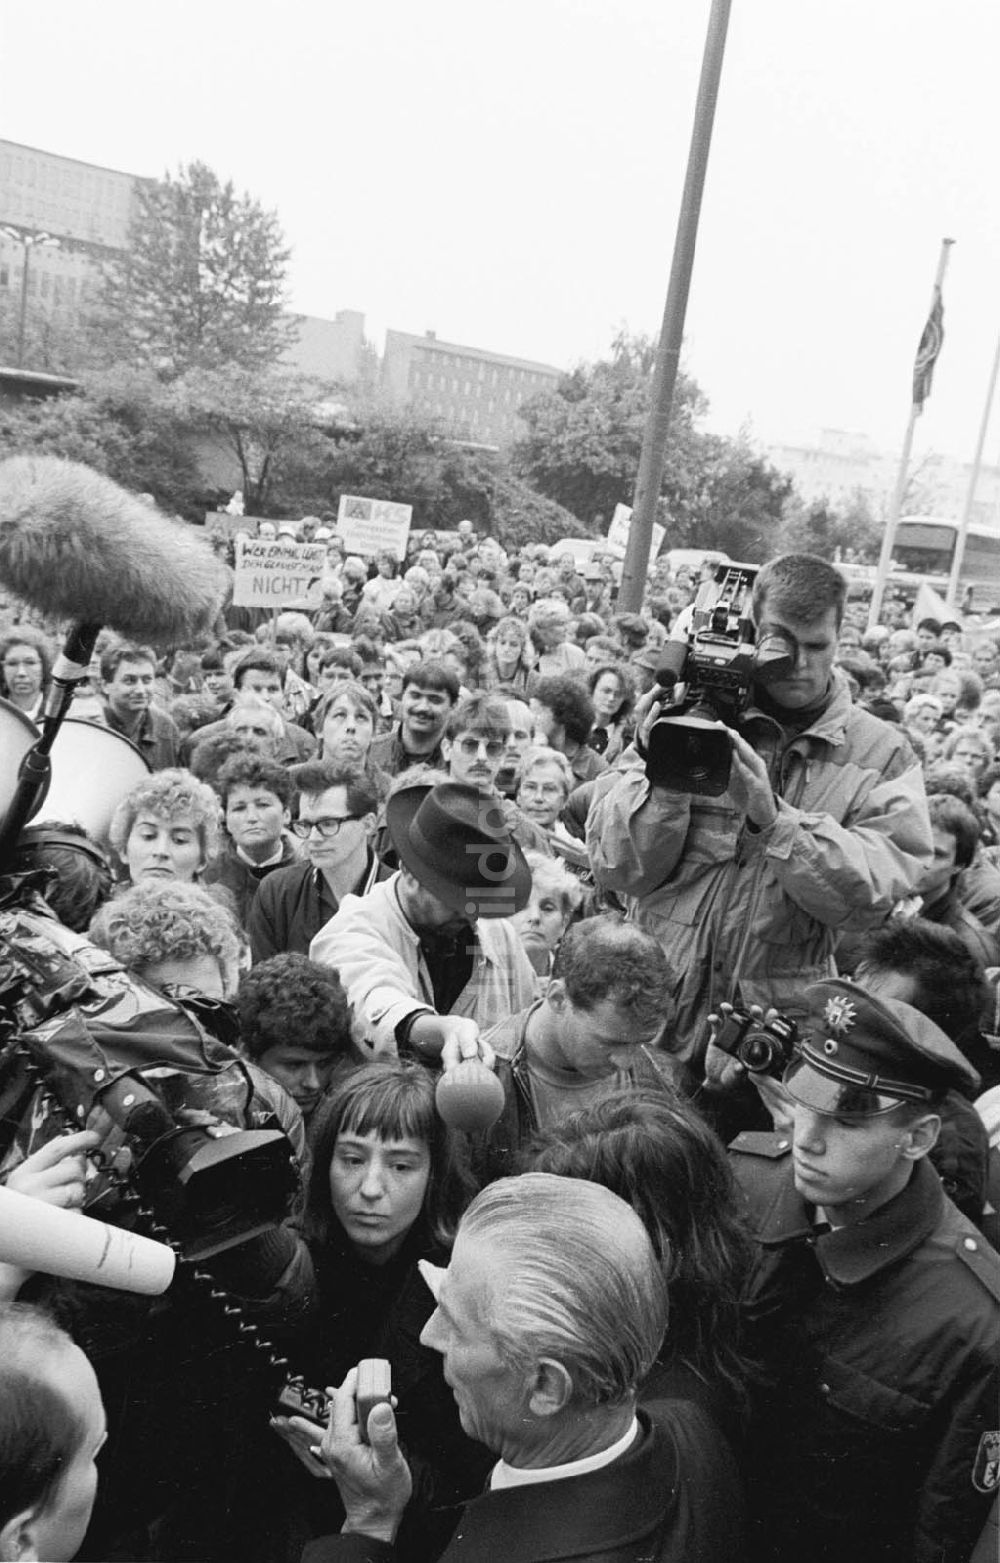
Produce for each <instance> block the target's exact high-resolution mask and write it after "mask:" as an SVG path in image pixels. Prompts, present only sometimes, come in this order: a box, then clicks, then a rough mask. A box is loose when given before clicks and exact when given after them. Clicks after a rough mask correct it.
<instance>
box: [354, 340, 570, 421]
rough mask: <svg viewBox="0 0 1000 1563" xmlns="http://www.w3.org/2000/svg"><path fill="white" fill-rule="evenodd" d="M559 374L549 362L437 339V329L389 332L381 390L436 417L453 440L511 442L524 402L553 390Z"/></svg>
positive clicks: (394, 398)
mask: <svg viewBox="0 0 1000 1563" xmlns="http://www.w3.org/2000/svg"><path fill="white" fill-rule="evenodd" d="M561 376H562V371H561V370H559V369H554V368H553V367H552V365H551V364H537V363H534V362H533V361H532V360H531V359H528V358H508V357H507V356H506V355H505V354H503V353H487V352H485V351H484V350H483V349H482V348H479V347H459V346H458V344H457V343H455V342H439V341H438V339H437V336H436V335H435V333H434V332H433V331H427V332H425V334H424V335H423V336H415V335H413V334H412V333H411V332H409V331H387V332H386V335H385V355H384V357H383V359H382V389H383V392H384V394H385V395H386V397H387V399H388V400H390V401H392V402H393V403H395V404H396V405H397V406H408V407H412V408H413V409H414V410H415V411H418V412H420V413H422V414H424V415H425V416H427V417H429V418H433V419H435V420H436V421H437V422H438V423H439V424H440V426H441V428H442V429H443V430H445V432H446V433H448V434H449V435H450V436H451V437H452V438H453V439H457V440H468V441H469V442H470V443H472V444H477V445H488V446H497V447H499V446H503V445H509V444H510V443H511V441H512V440H515V439H516V438H517V437H518V435H519V434H520V433H522V432H523V428H524V425H523V424H522V423H521V420H520V418H519V409H520V407H521V405H522V404H523V403H524V402H527V401H530V400H531V398H532V397H534V396H538V395H539V394H540V393H541V392H542V391H551V390H553V389H554V388H555V386H556V384H557V383H558V381H559V380H560V378H561Z"/></svg>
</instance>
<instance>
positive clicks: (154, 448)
mask: <svg viewBox="0 0 1000 1563" xmlns="http://www.w3.org/2000/svg"><path fill="white" fill-rule="evenodd" d="M0 447H2V450H3V454H4V455H13V454H15V453H17V454H19V453H22V452H23V453H35V454H38V455H46V456H62V457H64V458H65V459H66V460H68V461H79V462H83V463H84V464H85V465H86V466H89V467H93V468H95V470H96V471H98V472H103V473H105V474H106V475H107V476H108V477H110V478H113V479H114V481H115V482H116V483H120V484H121V485H122V486H123V487H124V488H127V489H131V490H132V491H133V492H135V493H144V494H152V495H153V497H154V499H155V500H156V501H157V503H158V504H160V505H162V506H163V507H164V509H166V510H171V511H179V512H181V513H185V514H191V513H197V512H198V510H199V509H200V508H203V505H202V504H200V503H199V500H200V494H201V490H202V489H203V487H204V483H203V479H202V478H201V475H200V473H199V469H198V463H197V457H196V453H195V450H194V447H193V445H192V443H191V441H190V439H189V438H188V436H187V430H186V428H185V426H184V423H183V420H181V419H179V418H178V417H177V414H176V410H175V409H174V407H173V406H172V405H171V403H170V400H169V398H168V397H167V395H166V394H165V392H164V388H163V387H162V386H161V385H160V384H159V382H158V381H157V379H156V377H155V376H154V375H151V374H149V373H148V372H142V371H137V370H130V369H118V370H111V371H107V372H104V373H93V374H89V375H87V376H85V377H84V379H83V381H82V383H81V386H80V389H79V391H77V392H75V393H73V394H71V395H66V396H56V397H51V398H47V399H46V400H44V401H23V402H12V403H5V404H4V405H3V406H2V407H0Z"/></svg>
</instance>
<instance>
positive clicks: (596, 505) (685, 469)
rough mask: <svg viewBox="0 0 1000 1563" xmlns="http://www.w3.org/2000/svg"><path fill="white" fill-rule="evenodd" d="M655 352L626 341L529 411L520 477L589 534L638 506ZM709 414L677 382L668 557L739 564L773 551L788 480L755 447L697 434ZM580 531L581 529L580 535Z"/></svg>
mask: <svg viewBox="0 0 1000 1563" xmlns="http://www.w3.org/2000/svg"><path fill="white" fill-rule="evenodd" d="M655 356H656V348H655V344H654V343H653V342H651V341H650V339H649V338H647V337H632V336H628V335H626V334H621V335H620V336H619V337H618V338H617V340H616V341H615V342H614V343H613V345H612V350H611V355H610V357H609V358H606V359H602V360H600V361H599V362H598V363H595V364H588V365H582V366H580V367H578V368H577V369H575V370H574V371H573V372H572V374H569V375H567V376H565V377H564V379H563V380H562V381H561V382H560V383H559V385H558V386H557V387H556V389H555V390H554V391H552V392H548V393H546V394H545V395H543V396H539V397H536V398H535V399H534V400H533V401H532V402H529V403H528V404H527V406H526V407H525V408H524V409H523V410H522V417H523V418H524V421H525V422H526V424H527V425H528V432H527V434H526V436H525V437H524V439H522V440H521V441H519V442H518V444H517V445H516V446H515V448H514V452H513V461H514V464H515V467H516V469H517V470H518V471H519V472H520V473H521V475H522V476H523V477H525V478H526V479H527V480H528V481H529V482H530V483H531V484H532V485H533V486H534V487H535V488H537V489H539V490H540V491H541V492H542V493H543V494H545V495H547V496H548V497H549V498H551V499H554V500H556V501H558V502H559V503H560V504H561V505H564V506H566V507H567V508H568V509H569V510H571V511H573V513H574V515H575V516H577V517H578V519H579V521H580V522H581V523H582V524H583V527H582V529H583V530H590V529H591V528H593V527H594V526H595V525H596V524H597V522H598V517H599V516H600V517H603V518H604V520H605V521H607V520H610V517H611V514H612V513H613V511H614V507H615V505H616V504H619V503H622V504H631V503H632V498H633V495H634V492H635V484H636V478H637V476H638V472H639V456H640V452H641V449H642V438H643V433H644V431H645V426H646V418H647V414H648V411H649V400H650V392H651V389H652V377H653V368H654V364H655ZM706 410H707V403H706V400H705V397H704V395H703V394H702V392H701V390H700V389H699V387H698V386H697V384H696V383H695V381H694V380H692V379H691V378H690V377H688V376H686V375H684V374H681V375H679V376H678V380H677V388H676V391H675V395H674V405H673V412H672V415H671V422H670V436H669V441H668V445H667V452H666V463H665V467H664V474H663V483H662V487H661V520H662V521H663V522H664V524H665V525H666V527H667V532H668V537H667V544H666V546H668V547H671V546H673V547H683V546H694V545H695V544H697V545H699V546H705V547H714V548H724V549H725V550H726V551H727V552H729V553H730V554H732V555H733V556H734V557H736V558H742V559H748V560H755V559H762V558H765V557H766V556H767V554H768V553H769V552H772V551H773V543H774V537H775V533H776V530H777V527H778V525H779V523H780V520H781V514H782V507H783V505H784V502H785V500H786V498H787V496H788V494H789V493H790V492H791V488H792V485H791V480H790V479H788V478H786V477H785V476H784V475H783V474H781V473H779V472H777V470H776V469H775V468H774V467H772V466H771V465H770V463H769V462H767V461H766V460H765V459H764V458H762V457H760V456H758V455H757V454H755V452H754V451H753V450H752V448H751V447H750V444H749V442H748V441H746V440H744V439H736V440H734V439H727V438H724V437H722V436H720V435H715V434H709V433H706V432H705V431H703V430H702V429H700V428H699V420H700V419H701V418H702V417H703V416H704V413H705V412H706ZM578 530H579V528H578Z"/></svg>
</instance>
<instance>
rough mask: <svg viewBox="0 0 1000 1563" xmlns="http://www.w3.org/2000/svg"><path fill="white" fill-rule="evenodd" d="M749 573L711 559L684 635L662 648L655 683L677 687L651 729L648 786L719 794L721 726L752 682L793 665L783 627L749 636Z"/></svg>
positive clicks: (724, 755)
mask: <svg viewBox="0 0 1000 1563" xmlns="http://www.w3.org/2000/svg"><path fill="white" fill-rule="evenodd" d="M756 576H757V567H756V565H752V564H720V565H718V566H717V568H716V571H715V579H714V580H713V581H704V582H703V583H702V585H701V587H700V589H699V591H698V595H697V597H696V598H695V601H694V610H693V615H692V620H691V629H690V632H689V634H688V638H687V639H686V640H683V641H682V640H674V641H667V643H666V645H665V646H664V648H663V651H664V655H663V659H662V661H661V663H660V666H659V667H658V668H657V670H656V678H657V682H658V683H659V684H660V685H661V687H662V688H663V689H665V690H671V691H672V690H674V689H675V687H676V686H678V685H682V686H683V689H684V692H683V696H682V698H681V699H680V701H679V702H678V703H677V704H676V705H675V706H673V707H672V708H671V709H670V710H669V711H667V712H665V713H664V714H663V715H662V716H660V717H659V718H658V719H657V720H656V722H654V724H653V727H652V729H651V731H650V735H649V743H648V745H647V758H646V775H647V776H648V777H649V780H650V782H651V783H652V785H653V786H654V787H669V788H671V789H672V790H673V791H675V792H689V793H695V794H697V795H699V796H701V797H709V798H715V797H719V796H720V795H721V794H722V793H724V792H725V790H726V788H727V787H728V785H729V771H730V761H731V756H732V740H731V739H730V736H729V733H728V732H727V731H726V728H727V727H736V726H737V725H738V723H739V719H740V717H741V716H742V714H743V712H744V711H745V710H746V708H747V706H748V705H749V703H750V693H751V687H752V685H753V683H754V682H757V683H763V684H767V683H770V682H773V681H776V680H778V679H781V678H787V676H788V674H789V673H790V672H791V670H792V667H793V666H794V661H795V650H794V647H793V646H792V644H791V642H790V640H789V638H788V637H787V636H786V635H785V634H784V633H783V632H782V631H780V630H777V629H774V630H771V631H769V632H768V634H766V635H763V636H761V637H760V638H759V639H758V638H757V636H756V633H755V630H754V622H753V618H752V616H751V598H752V593H753V583H754V580H755V579H756Z"/></svg>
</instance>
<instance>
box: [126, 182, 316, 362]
mask: <svg viewBox="0 0 1000 1563" xmlns="http://www.w3.org/2000/svg"><path fill="white" fill-rule="evenodd" d="M288 256H289V251H288V250H287V249H286V247H285V244H284V239H283V237H282V233H281V228H280V225H279V223H278V219H277V216H276V215H275V213H273V212H269V211H265V210H264V208H263V207H262V206H261V205H260V204H259V203H258V202H257V201H255V200H254V199H253V198H252V197H251V196H250V195H247V194H244V195H237V193H236V190H235V188H234V186H233V183H232V181H231V180H230V181H228V182H227V183H225V184H223V183H222V181H221V180H220V179H219V177H218V175H217V174H216V173H214V172H213V170H212V169H210V168H209V167H207V165H206V164H204V163H198V162H195V163H191V164H189V165H188V166H187V167H186V168H183V167H182V168H181V169H180V170H179V171H178V173H177V175H176V177H171V176H170V175H169V174H168V175H167V176H166V178H164V179H162V180H154V181H150V182H149V183H147V184H145V185H140V186H139V189H138V193H137V208H136V213H135V217H134V219H133V222H132V227H131V231H130V235H129V247H128V249H127V250H126V251H124V252H123V253H122V254H121V255H120V256H117V257H116V258H115V259H113V260H112V261H110V262H109V263H108V265H107V268H106V271H105V275H104V282H103V286H102V308H103V313H104V317H105V322H106V327H107V331H108V340H109V344H110V345H111V347H112V348H113V351H114V353H115V355H116V356H117V357H118V358H119V359H122V358H124V359H125V360H126V361H128V362H130V363H135V364H144V365H146V364H152V365H153V366H154V367H155V368H156V370H157V372H158V373H159V374H161V376H162V377H164V378H174V377H176V376H178V375H181V374H184V373H185V372H187V371H188V370H191V369H220V368H222V367H223V366H225V365H230V364H232V365H239V366H241V367H243V368H259V367H262V366H266V365H269V364H273V363H275V362H276V361H277V359H278V358H279V357H280V356H281V353H282V352H283V351H284V349H285V348H286V347H287V346H288V345H289V342H290V340H292V338H293V335H294V330H295V327H294V323H292V322H289V320H288V319H287V318H286V317H285V316H284V315H283V309H284V289H285V273H286V267H287V263H288Z"/></svg>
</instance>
